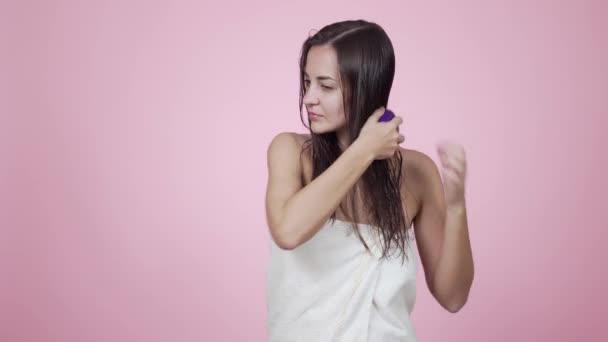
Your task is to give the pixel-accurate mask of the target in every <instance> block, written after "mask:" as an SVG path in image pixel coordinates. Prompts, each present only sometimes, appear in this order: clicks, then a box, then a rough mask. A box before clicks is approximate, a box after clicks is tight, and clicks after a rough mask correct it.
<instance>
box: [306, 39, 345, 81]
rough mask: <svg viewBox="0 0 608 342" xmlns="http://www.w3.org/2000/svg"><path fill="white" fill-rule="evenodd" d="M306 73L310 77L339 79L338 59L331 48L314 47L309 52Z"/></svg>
mask: <svg viewBox="0 0 608 342" xmlns="http://www.w3.org/2000/svg"><path fill="white" fill-rule="evenodd" d="M304 71H305V72H306V73H307V74H308V76H310V77H320V76H321V77H322V76H329V77H331V78H333V79H335V80H337V79H338V58H337V55H336V51H335V50H334V49H333V48H332V47H330V46H325V45H324V46H314V47H312V48H310V50H309V51H308V56H307V58H306V67H305V69H304Z"/></svg>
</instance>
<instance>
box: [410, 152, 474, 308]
mask: <svg viewBox="0 0 608 342" xmlns="http://www.w3.org/2000/svg"><path fill="white" fill-rule="evenodd" d="M438 152H439V157H440V160H441V164H442V175H443V183H442V181H441V176H440V175H439V171H438V169H437V167H436V165H435V163H434V162H433V161H432V160H430V158H428V157H427V158H426V162H425V163H423V174H424V181H423V182H424V188H423V189H424V190H423V193H422V196H421V197H422V201H421V202H422V203H421V210H420V212H419V215H417V217H416V218H415V219H414V227H415V229H416V240H417V245H418V249H419V252H420V256H421V262H422V264H423V267H424V268H425V274H426V278H427V284H428V286H429V290H430V291H431V293H432V294H433V296H434V297H435V299H436V300H437V301H438V302H439V303H440V304H441V306H443V307H444V308H445V309H446V310H448V311H449V312H458V311H459V310H460V309H461V308H462V307H463V306H464V305H465V303H466V302H467V299H468V297H469V291H470V289H471V285H472V283H473V274H474V266H473V255H472V251H471V243H470V240H469V230H468V223H467V210H466V203H465V202H466V201H465V196H464V189H465V178H466V157H465V153H464V149H463V148H462V147H461V146H459V145H455V144H442V145H440V146H439V148H438Z"/></svg>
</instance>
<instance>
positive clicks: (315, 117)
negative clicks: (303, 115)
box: [308, 112, 321, 120]
mask: <svg viewBox="0 0 608 342" xmlns="http://www.w3.org/2000/svg"><path fill="white" fill-rule="evenodd" d="M308 118H309V119H310V120H318V119H319V118H321V115H319V114H317V113H313V112H308Z"/></svg>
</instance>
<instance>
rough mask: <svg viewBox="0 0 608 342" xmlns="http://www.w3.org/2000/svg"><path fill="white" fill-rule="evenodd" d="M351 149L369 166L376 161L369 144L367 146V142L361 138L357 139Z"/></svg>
mask: <svg viewBox="0 0 608 342" xmlns="http://www.w3.org/2000/svg"><path fill="white" fill-rule="evenodd" d="M350 148H352V149H353V150H354V151H355V152H356V153H357V155H359V156H361V157H362V158H363V159H364V160H365V161H366V162H367V163H369V164H371V163H372V162H373V161H374V159H376V156H375V155H374V153H373V151H372V149H371V148H369V144H366V142H365V141H363V140H361V138H357V139H355V141H354V142H353V143H352V144H351V146H350Z"/></svg>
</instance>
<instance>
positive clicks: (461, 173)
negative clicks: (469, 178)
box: [444, 162, 466, 179]
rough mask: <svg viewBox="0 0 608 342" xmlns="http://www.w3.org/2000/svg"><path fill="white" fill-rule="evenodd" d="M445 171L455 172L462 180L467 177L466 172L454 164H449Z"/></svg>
mask: <svg viewBox="0 0 608 342" xmlns="http://www.w3.org/2000/svg"><path fill="white" fill-rule="evenodd" d="M444 169H445V170H448V171H450V172H453V173H454V174H456V175H457V176H458V177H459V178H460V179H464V177H465V174H466V172H465V170H464V169H462V168H459V167H458V166H456V165H454V164H453V163H450V162H448V163H447V165H445V166H444Z"/></svg>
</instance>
